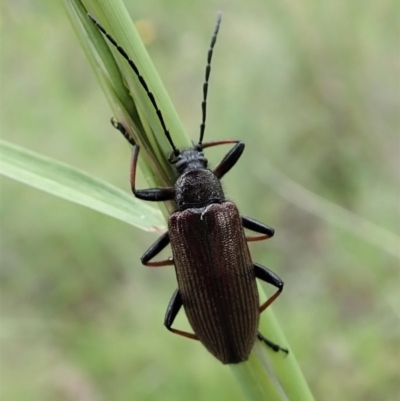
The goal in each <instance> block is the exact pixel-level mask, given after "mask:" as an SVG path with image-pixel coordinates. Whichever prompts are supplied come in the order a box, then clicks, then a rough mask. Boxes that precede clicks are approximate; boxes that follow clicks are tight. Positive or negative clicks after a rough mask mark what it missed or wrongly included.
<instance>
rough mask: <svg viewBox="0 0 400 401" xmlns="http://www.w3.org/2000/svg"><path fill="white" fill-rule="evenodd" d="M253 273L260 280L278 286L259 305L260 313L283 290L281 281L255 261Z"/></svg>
mask: <svg viewBox="0 0 400 401" xmlns="http://www.w3.org/2000/svg"><path fill="white" fill-rule="evenodd" d="M253 267H254V273H255V275H256V277H257V278H259V279H260V280H262V281H265V282H267V283H269V284H272V285H273V286H274V287H276V288H278V291H277V292H276V293H275V294H274V295H272V297H270V298H268V299H267V300H266V301H265V302H264V303H263V304H262V305H261V306H260V313H261V312H263V311H264V310H265V309H266V308H268V306H269V305H271V304H272V302H274V301H275V299H276V298H278V296H279V295H280V293H281V292H282V290H283V281H282V280H281V279H280V278H279V277H278V276H277V275H276V274H275V273H274V272H272V271H271V270H269V269H267V268H266V267H264V266H261V265H259V264H257V263H254V264H253Z"/></svg>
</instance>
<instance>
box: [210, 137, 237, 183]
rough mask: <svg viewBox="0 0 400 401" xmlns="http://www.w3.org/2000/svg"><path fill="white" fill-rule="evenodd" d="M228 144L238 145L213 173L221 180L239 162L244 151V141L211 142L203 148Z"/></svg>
mask: <svg viewBox="0 0 400 401" xmlns="http://www.w3.org/2000/svg"><path fill="white" fill-rule="evenodd" d="M227 143H236V145H235V146H234V147H233V148H232V149H231V150H230V151H229V152H228V153H227V154H226V155H225V157H224V158H223V159H222V161H221V162H220V163H219V164H218V166H217V167H215V169H214V171H213V172H214V174H215V175H216V176H217V177H218V178H219V179H221V178H222V177H223V176H224V175H225V174H226V173H227V172H228V171H229V170H230V169H231V168H232V167H233V166H234V165H235V164H236V162H237V161H238V160H239V158H240V156H241V155H242V153H243V150H244V143H243V142H242V141H233V140H227V141H218V142H209V143H205V144H204V145H203V148H207V147H211V146H217V145H224V144H227Z"/></svg>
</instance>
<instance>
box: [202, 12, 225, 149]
mask: <svg viewBox="0 0 400 401" xmlns="http://www.w3.org/2000/svg"><path fill="white" fill-rule="evenodd" d="M220 24H221V12H220V11H219V12H218V15H217V23H216V24H215V28H214V33H213V36H212V38H211V43H210V48H209V49H208V54H207V65H206V73H205V81H204V84H203V101H202V102H201V110H202V119H201V124H200V139H199V147H201V144H202V143H203V137H204V130H205V128H206V117H207V94H208V80H209V78H210V72H211V59H212V55H213V50H214V46H215V42H216V41H217V35H218V31H219V26H220Z"/></svg>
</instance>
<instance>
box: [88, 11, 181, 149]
mask: <svg viewBox="0 0 400 401" xmlns="http://www.w3.org/2000/svg"><path fill="white" fill-rule="evenodd" d="M88 17H89V18H90V19H91V20H92V21H93V22H94V24H95V25H96V26H97V28H98V29H99V30H100V32H102V33H103V34H104V36H105V37H106V38H107V39H108V40H109V41H110V42H111V44H112V45H113V46H114V47H115V48H116V49H117V50H118V52H119V54H121V56H122V57H123V58H124V59H125V60H126V61H127V62H128V64H129V65H130V66H131V68H132V70H133V71H134V72H135V74H136V76H137V78H138V80H139V82H140V84H141V85H142V87H143V89H144V90H145V92H146V94H147V96H148V97H149V99H150V102H151V104H152V105H153V107H154V109H155V111H156V113H157V116H158V119H159V120H160V123H161V126H162V128H163V130H164V134H165V136H166V137H167V139H168V142H169V143H170V144H171V146H172V150H173V153H174V154H175V155H178V154H179V150H178V149H177V148H176V147H175V145H174V143H173V142H172V138H171V134H170V133H169V131H168V129H167V126H166V125H165V121H164V117H163V115H162V113H161V110H160V109H159V108H158V105H157V102H156V99H155V97H154V95H153V93H152V92H151V91H150V89H149V87H148V86H147V83H146V81H145V80H144V78H143V76H142V75H141V74H140V72H139V69H138V68H137V66H136V64H135V63H134V62H133V60H132V59H131V58H129V56H128V54H127V53H126V51H125V50H124V49H123V48H122V47H121V46H120V45H119V44H118V43H117V42H116V40H115V39H114V38H113V37H112V36H111V35H110V34H109V33H108V32H107V31H106V30H105V29H104V28H103V26H102V25H101V24H100V23H99V22H97V20H96V19H95V18H94V17H93V16H92V15H90V14H88Z"/></svg>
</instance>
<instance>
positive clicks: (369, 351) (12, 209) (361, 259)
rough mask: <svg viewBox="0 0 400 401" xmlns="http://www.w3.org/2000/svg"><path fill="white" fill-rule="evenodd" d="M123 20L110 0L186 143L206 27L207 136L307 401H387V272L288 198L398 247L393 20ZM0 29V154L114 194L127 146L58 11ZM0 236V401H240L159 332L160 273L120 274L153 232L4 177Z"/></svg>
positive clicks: (377, 249) (301, 9)
mask: <svg viewBox="0 0 400 401" xmlns="http://www.w3.org/2000/svg"><path fill="white" fill-rule="evenodd" d="M139 3H140V4H138V2H133V1H128V0H127V1H126V5H127V7H128V9H129V11H130V13H131V15H132V18H133V19H134V20H144V21H146V22H147V23H148V24H149V26H150V28H151V30H153V31H154V37H152V35H151V34H150V35H148V34H147V35H146V38H147V39H148V41H149V43H148V50H149V52H150V54H151V57H152V58H153V60H154V63H155V65H156V67H157V69H158V71H159V73H160V75H161V77H162V79H163V81H164V83H165V85H166V87H167V89H168V91H169V93H170V96H171V98H172V100H173V102H174V104H175V106H176V108H177V110H178V113H179V115H180V116H181V118H182V120H183V122H184V124H185V126H186V127H187V130H188V132H189V133H190V135H191V137H192V138H194V139H196V138H197V136H198V126H199V122H200V102H201V85H202V82H203V70H204V66H205V59H206V52H207V50H208V46H209V41H210V37H211V33H212V29H213V26H214V22H215V16H216V12H217V10H221V11H222V12H223V22H222V27H221V31H220V36H219V40H218V43H217V46H216V51H215V54H214V59H213V71H212V77H211V84H210V92H209V113H208V121H207V131H206V138H207V139H209V140H214V139H222V138H233V139H242V140H243V141H245V142H246V146H247V147H246V152H245V154H244V155H243V157H242V159H241V161H240V162H239V163H238V165H237V166H236V167H235V169H234V170H233V171H232V173H231V174H229V175H228V176H227V178H226V179H224V186H225V188H226V192H227V196H228V197H229V198H231V199H234V200H235V202H236V203H237V204H238V206H239V208H240V210H241V211H242V213H243V214H246V215H251V216H252V217H254V218H257V219H259V220H261V221H264V222H266V223H268V224H270V225H271V226H273V227H274V228H275V229H276V236H275V237H274V238H273V239H272V240H271V241H268V243H260V244H254V245H252V253H253V255H254V260H255V261H257V262H259V263H261V264H264V265H266V266H268V267H269V268H271V269H272V270H274V271H275V272H276V273H278V274H279V275H280V276H281V277H282V279H283V280H284V281H285V290H284V292H283V295H282V296H281V297H280V298H279V300H278V301H277V302H276V303H275V304H274V310H275V313H276V315H277V317H278V319H279V321H280V323H281V325H282V327H283V329H284V331H285V333H286V336H287V338H288V341H289V343H290V345H291V347H292V350H293V352H294V353H295V354H296V356H297V358H298V360H299V362H300V364H301V367H302V370H303V372H304V374H305V376H306V378H307V381H308V383H309V384H310V386H311V389H312V391H313V393H314V395H315V397H316V399H318V400H325V401H337V400H353V401H354V400H360V401H361V400H362V401H376V400H393V401H394V400H397V399H398V398H397V397H398V396H399V378H398V374H399V369H400V362H399V316H400V312H399V302H400V299H399V270H398V267H399V265H398V260H397V259H396V258H395V256H394V255H393V254H390V253H389V252H387V250H385V249H386V247H387V245H388V244H387V242H386V240H385V238H384V236H383V235H381V234H380V231H379V230H378V229H376V230H375V229H374V226H371V228H370V229H368V230H367V232H365V228H364V226H363V225H362V224H358V223H356V226H357V227H356V230H355V231H354V232H350V231H349V230H347V229H346V228H345V227H346V224H348V223H349V219H347V218H343V216H341V215H340V214H339V213H336V212H335V210H333V211H332V210H331V209H330V208H326V207H322V208H319V209H318V211H317V212H316V213H311V212H310V211H309V208H310V207H311V206H312V205H313V202H314V201H315V202H317V205H319V203H318V202H319V201H318V198H315V199H314V198H313V197H311V198H310V199H309V198H307V197H305V196H304V193H303V189H302V188H306V189H307V190H309V191H312V192H313V193H315V194H318V195H319V196H321V197H322V198H324V199H325V200H326V201H329V202H332V203H333V204H336V205H338V206H341V207H343V208H345V209H347V210H349V211H351V212H352V213H355V214H356V215H358V216H360V217H361V218H362V219H365V220H366V221H369V222H371V223H372V224H375V225H377V226H379V227H381V228H382V229H385V230H388V231H389V232H392V233H395V234H396V233H397V234H399V231H400V230H399V215H398V201H399V188H398V181H399V172H400V169H399V167H400V166H399V136H398V134H399V125H400V124H399V79H398V73H399V67H400V63H399V51H398V50H399V14H398V11H399V6H398V3H397V2H395V1H394V0H383V1H379V2H378V1H361V0H350V1H349V0H337V1H325V2H322V1H316V0H283V1H272V0H263V1H262V0H247V1H215V0H207V1H202V2H184V1H178V0H169V1H168V2H165V1H160V0H148V1H146V2H139ZM1 15H2V17H1V30H2V32H1V35H2V49H1V50H2V57H1V73H2V79H1V96H2V99H1V100H2V102H1V109H2V110H1V114H2V115H1V124H2V125H1V135H2V137H3V138H4V139H7V140H9V141H11V142H13V143H15V144H18V145H21V146H24V147H26V148H28V149H32V150H35V151H37V152H39V153H41V154H44V155H47V156H50V157H52V158H55V159H58V160H60V161H63V162H66V163H69V164H71V165H73V166H76V167H78V168H80V169H82V170H84V171H86V172H88V173H90V174H92V175H94V176H96V177H99V178H101V179H103V180H105V181H108V182H110V183H112V184H114V185H116V186H119V187H121V188H123V189H125V190H126V191H129V182H128V168H129V157H130V154H129V153H130V152H129V147H128V146H127V145H126V143H125V141H124V140H123V139H122V138H120V137H119V136H118V135H117V134H116V133H115V132H114V130H113V129H112V128H111V126H110V124H109V117H110V116H111V112H110V110H109V107H108V105H107V103H106V101H105V97H104V96H103V94H102V93H101V91H100V88H99V86H98V85H97V82H96V81H95V79H94V77H93V74H92V72H91V70H90V68H89V65H88V63H87V61H86V59H85V57H84V55H83V52H82V50H81V49H80V46H79V43H78V41H77V39H76V37H75V35H74V32H73V31H72V28H71V26H70V25H69V22H68V20H67V18H66V15H65V14H64V11H63V8H62V5H61V2H57V1H52V0H41V1H35V2H34V1H28V0H25V1H24V0H19V1H15V0H13V1H11V0H8V1H7V0H5V1H3V2H2V5H1ZM150 33H151V32H150ZM224 151H226V149H222V150H220V151H219V150H217V149H216V150H210V152H208V154H209V155H210V159H211V161H212V162H213V163H214V164H215V163H216V162H217V161H218V160H219V158H220V157H221V155H222V154H223V153H222V152H224ZM297 185H299V186H297ZM143 186H145V183H142V187H143ZM327 214H329V218H330V220H327V219H326V217H327ZM1 224H2V237H1V247H2V249H1V339H2V344H1V364H2V367H1V395H2V399H4V400H15V401H19V400H28V399H29V400H30V401H35V400H38V401H39V400H40V401H45V400H55V399H57V400H62V401H63V400H65V401H69V400H74V401H97V400H113V401H119V400H121V401H124V400H161V399H162V400H187V399H191V400H228V399H229V400H241V399H242V394H241V392H240V389H239V387H238V386H237V385H236V384H233V383H234V378H233V376H232V374H231V372H230V370H229V368H227V367H225V366H222V365H221V364H220V363H219V362H218V361H217V360H215V359H213V357H212V356H211V355H209V354H208V353H207V352H206V351H205V350H204V348H203V347H202V346H201V344H199V343H196V342H192V341H189V340H185V339H183V338H180V337H179V336H174V335H172V334H171V333H169V332H168V331H167V330H165V329H164V327H163V318H164V313H165V310H166V307H167V303H168V301H169V299H170V296H171V294H172V292H173V291H174V289H175V286H176V282H175V277H174V272H173V269H170V268H162V269H153V270H152V269H147V268H144V267H143V266H141V264H140V262H139V257H140V256H141V254H142V253H143V252H144V251H145V250H146V249H147V247H148V246H150V245H151V243H152V242H153V241H154V240H155V239H156V234H154V233H145V232H142V231H140V230H138V229H135V228H133V227H131V226H128V225H124V224H123V223H121V222H119V221H116V220H113V219H112V218H109V217H106V216H103V215H101V214H99V213H96V212H94V211H91V210H89V209H85V208H82V207H80V206H77V205H74V204H71V203H68V202H66V201H63V200H60V199H58V198H56V197H53V196H50V195H48V194H46V193H43V192H40V191H38V190H35V189H33V188H30V187H27V186H24V185H22V184H20V183H18V182H14V181H11V180H9V179H6V178H3V179H2V181H1ZM352 224H353V225H354V223H352ZM374 236H377V239H376V244H375V245H373V244H372V243H371V241H368V237H370V238H373V237H374ZM268 290H270V289H268V288H267V291H268ZM283 345H284V344H283Z"/></svg>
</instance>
